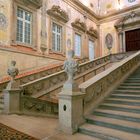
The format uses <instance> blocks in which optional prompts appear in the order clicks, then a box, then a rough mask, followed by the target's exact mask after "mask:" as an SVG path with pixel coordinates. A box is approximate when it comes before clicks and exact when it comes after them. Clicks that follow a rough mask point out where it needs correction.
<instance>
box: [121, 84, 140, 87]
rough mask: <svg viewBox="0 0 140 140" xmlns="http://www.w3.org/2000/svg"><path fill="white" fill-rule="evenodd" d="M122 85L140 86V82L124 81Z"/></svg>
mask: <svg viewBox="0 0 140 140" xmlns="http://www.w3.org/2000/svg"><path fill="white" fill-rule="evenodd" d="M121 86H140V83H122V84H121Z"/></svg>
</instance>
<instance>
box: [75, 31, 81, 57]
mask: <svg viewBox="0 0 140 140" xmlns="http://www.w3.org/2000/svg"><path fill="white" fill-rule="evenodd" d="M76 35H78V36H80V56H78V55H76V53H75V57H82V35H81V34H79V33H77V32H75V34H74V52H75V49H76V48H75V47H76V42H75V41H76V40H75V39H76Z"/></svg>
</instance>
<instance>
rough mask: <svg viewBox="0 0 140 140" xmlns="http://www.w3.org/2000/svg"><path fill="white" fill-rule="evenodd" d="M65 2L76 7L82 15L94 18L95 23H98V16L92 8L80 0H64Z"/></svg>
mask: <svg viewBox="0 0 140 140" xmlns="http://www.w3.org/2000/svg"><path fill="white" fill-rule="evenodd" d="M63 1H64V2H65V3H67V4H68V5H69V6H71V7H72V8H74V9H75V10H76V11H78V12H79V13H81V14H82V15H85V14H86V16H87V18H88V19H90V20H92V21H93V22H94V23H96V24H98V17H96V15H95V14H94V13H93V12H92V10H90V9H89V8H87V7H86V6H85V5H83V4H82V3H81V2H79V1H78V0H63Z"/></svg>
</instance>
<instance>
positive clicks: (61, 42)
mask: <svg viewBox="0 0 140 140" xmlns="http://www.w3.org/2000/svg"><path fill="white" fill-rule="evenodd" d="M54 25H55V27H56V28H55V31H54V30H53V29H54ZM58 27H60V28H59V29H60V33H59V32H58ZM54 34H55V37H56V38H55V39H53V35H54ZM58 36H59V37H60V44H58V42H57V41H58V40H57V39H58V38H57V37H58ZM53 40H55V43H56V42H57V43H56V44H55V45H56V46H55V47H54V46H53V45H54V44H53ZM56 40H57V41H56ZM58 45H59V48H58ZM62 49H63V27H62V26H61V25H59V24H57V23H55V22H52V51H54V52H58V53H61V52H62Z"/></svg>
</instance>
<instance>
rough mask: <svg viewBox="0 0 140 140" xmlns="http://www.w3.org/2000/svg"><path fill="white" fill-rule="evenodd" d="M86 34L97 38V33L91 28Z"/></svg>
mask: <svg viewBox="0 0 140 140" xmlns="http://www.w3.org/2000/svg"><path fill="white" fill-rule="evenodd" d="M87 34H88V35H90V36H91V37H94V38H98V33H97V31H96V30H95V29H94V28H93V27H90V28H89V30H87Z"/></svg>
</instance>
